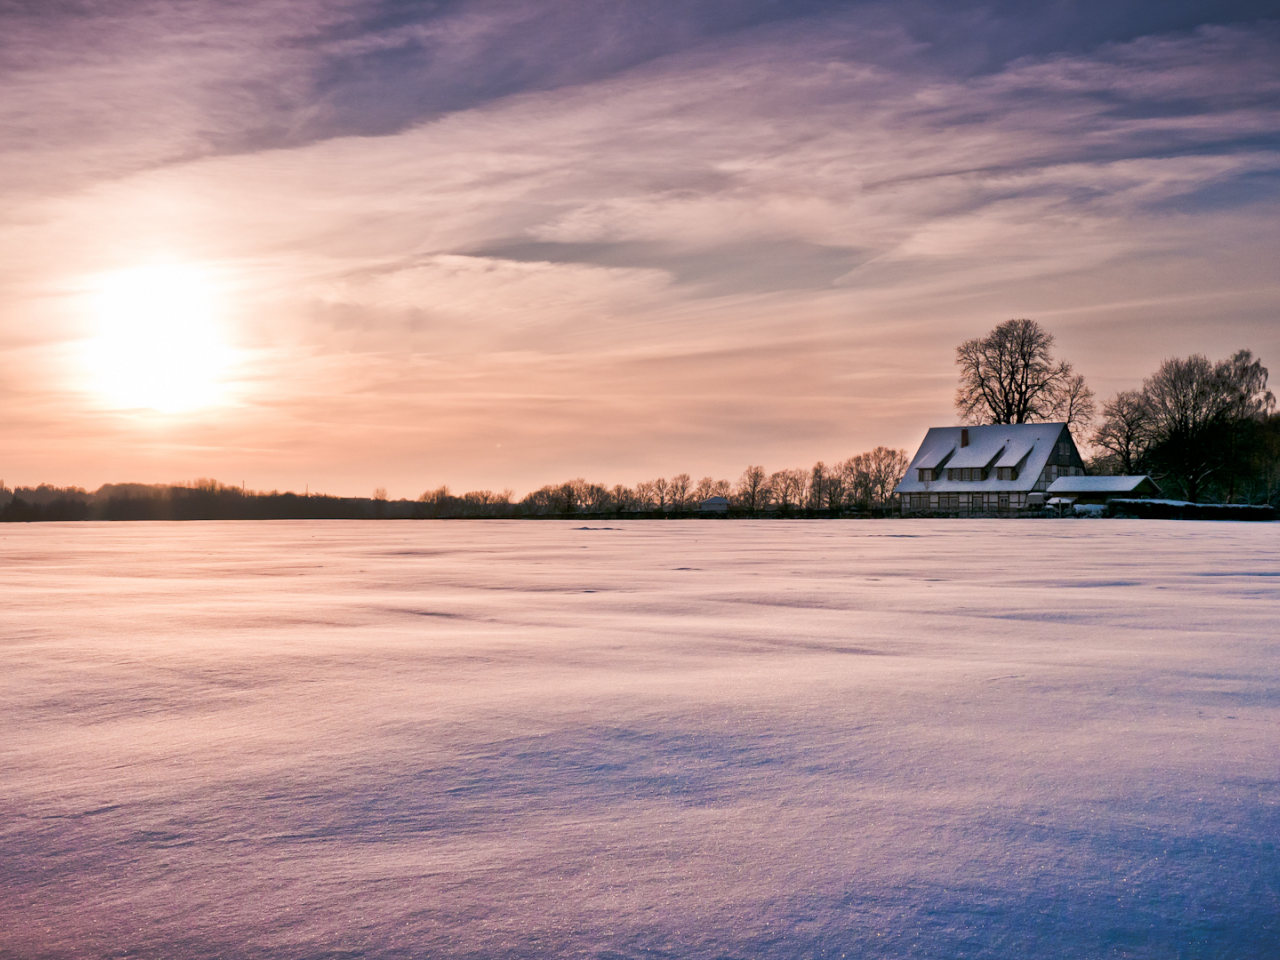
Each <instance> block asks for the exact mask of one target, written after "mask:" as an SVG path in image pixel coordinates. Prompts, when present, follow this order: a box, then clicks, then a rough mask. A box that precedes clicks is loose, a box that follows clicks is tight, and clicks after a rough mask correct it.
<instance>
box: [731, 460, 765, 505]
mask: <svg viewBox="0 0 1280 960" xmlns="http://www.w3.org/2000/svg"><path fill="white" fill-rule="evenodd" d="M768 476H769V475H768V474H767V473H765V472H764V467H759V466H753V467H747V469H745V470H743V471H742V476H741V478H739V480H738V487H737V490H736V491H735V492H734V496H735V498H736V499H737V501H738V506H740V507H742V509H744V510H747V511H749V512H750V513H755V512H756V511H757V510H759V509H761V508H762V507H763V506H764V504H765V496H766V489H767V486H768Z"/></svg>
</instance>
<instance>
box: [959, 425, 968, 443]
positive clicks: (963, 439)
mask: <svg viewBox="0 0 1280 960" xmlns="http://www.w3.org/2000/svg"><path fill="white" fill-rule="evenodd" d="M968 445H969V428H968V427H962V428H961V429H960V446H962V447H967V446H968Z"/></svg>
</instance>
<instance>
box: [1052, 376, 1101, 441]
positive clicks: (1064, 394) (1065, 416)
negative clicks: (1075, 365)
mask: <svg viewBox="0 0 1280 960" xmlns="http://www.w3.org/2000/svg"><path fill="white" fill-rule="evenodd" d="M1097 415H1098V414H1097V407H1096V406H1095V404H1094V402H1093V391H1092V390H1090V389H1089V387H1088V386H1087V385H1086V384H1085V382H1084V374H1083V373H1073V374H1070V375H1069V376H1068V377H1067V378H1066V379H1065V380H1064V381H1063V382H1062V385H1061V387H1060V388H1059V390H1058V395H1057V399H1056V401H1055V402H1054V406H1053V409H1052V410H1051V411H1050V413H1049V417H1048V419H1049V420H1051V421H1061V422H1062V423H1065V424H1066V425H1067V427H1068V428H1069V429H1070V430H1071V432H1072V433H1073V434H1075V433H1078V434H1080V435H1082V436H1083V435H1084V434H1085V433H1087V432H1088V430H1089V427H1090V426H1092V425H1093V421H1094V419H1095V418H1096V417H1097Z"/></svg>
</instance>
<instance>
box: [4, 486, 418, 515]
mask: <svg viewBox="0 0 1280 960" xmlns="http://www.w3.org/2000/svg"><path fill="white" fill-rule="evenodd" d="M421 514H422V510H421V509H420V508H419V506H418V505H417V504H415V503H414V502H413V501H406V500H399V501H388V500H386V499H381V498H376V497H370V498H365V497H328V496H322V495H318V494H317V495H304V494H297V493H280V492H279V491H276V490H272V491H271V492H270V493H263V492H259V491H246V490H242V489H241V488H240V487H231V486H227V485H226V484H222V483H218V482H217V481H215V480H198V481H196V482H195V483H191V484H163V485H161V484H157V485H152V484H141V483H123V484H106V485H105V486H103V487H100V488H99V489H97V490H95V491H94V492H92V493H90V492H89V491H87V490H84V489H82V488H80V487H51V486H48V485H47V484H41V485H40V486H38V487H18V488H17V489H14V490H8V489H5V488H4V487H3V486H2V485H0V521H11V522H13V521H17V522H22V521H28V522H29V521H36V520H375V519H380V518H383V517H386V518H393V517H399V518H406V517H412V516H417V515H421Z"/></svg>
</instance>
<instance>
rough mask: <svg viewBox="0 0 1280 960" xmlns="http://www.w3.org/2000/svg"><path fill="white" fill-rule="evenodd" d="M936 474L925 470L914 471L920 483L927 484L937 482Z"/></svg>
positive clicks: (935, 471) (933, 471)
mask: <svg viewBox="0 0 1280 960" xmlns="http://www.w3.org/2000/svg"><path fill="white" fill-rule="evenodd" d="M937 473H938V471H937V470H929V469H927V468H925V469H917V470H916V474H917V475H918V476H919V477H920V482H921V483H929V482H930V481H933V480H937V479H938V476H937Z"/></svg>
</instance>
